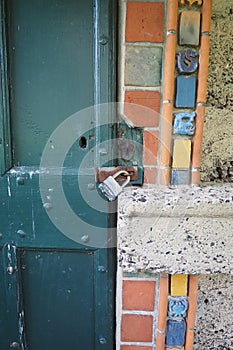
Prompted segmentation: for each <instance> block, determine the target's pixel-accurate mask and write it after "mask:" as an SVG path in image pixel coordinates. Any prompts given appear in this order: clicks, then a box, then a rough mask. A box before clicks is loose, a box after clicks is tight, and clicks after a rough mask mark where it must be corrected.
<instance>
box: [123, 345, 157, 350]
mask: <svg viewBox="0 0 233 350" xmlns="http://www.w3.org/2000/svg"><path fill="white" fill-rule="evenodd" d="M121 350H152V347H150V346H136V345H122V346H121Z"/></svg>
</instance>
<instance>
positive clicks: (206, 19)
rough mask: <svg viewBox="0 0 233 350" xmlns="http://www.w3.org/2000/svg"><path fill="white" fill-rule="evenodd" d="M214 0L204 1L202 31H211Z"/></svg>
mask: <svg viewBox="0 0 233 350" xmlns="http://www.w3.org/2000/svg"><path fill="white" fill-rule="evenodd" d="M211 12H212V0H205V1H203V5H202V21H201V32H202V33H203V32H209V31H210V24H211Z"/></svg>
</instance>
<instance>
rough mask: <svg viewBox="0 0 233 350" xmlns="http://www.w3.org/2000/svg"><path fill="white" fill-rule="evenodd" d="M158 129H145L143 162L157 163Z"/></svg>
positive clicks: (146, 163) (148, 163)
mask: <svg viewBox="0 0 233 350" xmlns="http://www.w3.org/2000/svg"><path fill="white" fill-rule="evenodd" d="M157 157H158V131H154V130H145V131H144V137H143V164H144V165H157Z"/></svg>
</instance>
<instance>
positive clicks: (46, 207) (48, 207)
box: [43, 203, 53, 210]
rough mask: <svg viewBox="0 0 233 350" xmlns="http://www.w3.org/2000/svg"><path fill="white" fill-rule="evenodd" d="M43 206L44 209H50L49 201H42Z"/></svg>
mask: <svg viewBox="0 0 233 350" xmlns="http://www.w3.org/2000/svg"><path fill="white" fill-rule="evenodd" d="M43 207H44V208H45V209H46V210H50V209H52V207H53V206H52V204H51V203H44V204H43Z"/></svg>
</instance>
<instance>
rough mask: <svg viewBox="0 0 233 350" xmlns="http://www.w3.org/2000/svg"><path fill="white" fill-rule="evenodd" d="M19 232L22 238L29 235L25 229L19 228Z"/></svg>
mask: <svg viewBox="0 0 233 350" xmlns="http://www.w3.org/2000/svg"><path fill="white" fill-rule="evenodd" d="M17 234H18V235H19V236H20V237H21V238H24V237H26V236H27V234H26V232H24V231H23V230H18V231H17Z"/></svg>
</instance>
